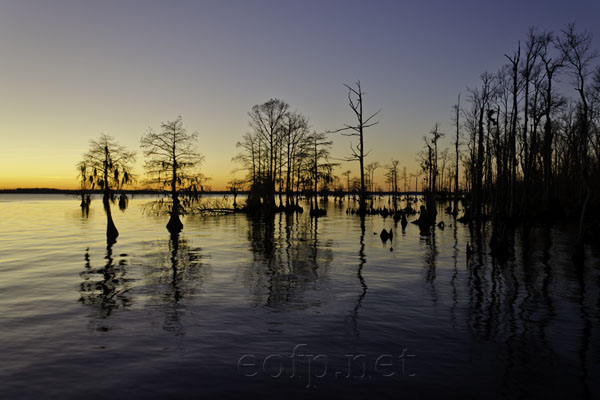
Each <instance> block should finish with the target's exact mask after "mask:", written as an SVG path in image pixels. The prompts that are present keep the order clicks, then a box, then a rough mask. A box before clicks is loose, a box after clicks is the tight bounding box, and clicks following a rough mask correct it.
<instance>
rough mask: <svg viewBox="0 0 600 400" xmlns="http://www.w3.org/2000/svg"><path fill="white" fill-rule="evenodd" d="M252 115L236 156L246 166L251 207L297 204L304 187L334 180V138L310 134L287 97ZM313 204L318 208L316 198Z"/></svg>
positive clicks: (258, 209)
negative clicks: (330, 159) (329, 138)
mask: <svg viewBox="0 0 600 400" xmlns="http://www.w3.org/2000/svg"><path fill="white" fill-rule="evenodd" d="M248 115H249V118H250V132H247V133H246V134H245V135H244V136H243V138H242V140H240V141H239V142H238V143H237V147H238V149H240V152H239V153H238V154H237V155H236V156H235V157H234V158H233V160H234V161H236V162H237V163H238V165H240V166H241V169H243V170H245V171H246V181H247V182H248V186H249V187H250V193H249V196H248V201H247V207H248V209H249V211H250V212H251V213H267V214H270V213H273V212H275V211H276V210H282V209H285V210H290V211H291V210H295V209H297V208H298V195H299V193H300V192H301V191H308V192H314V193H316V192H317V191H318V189H319V183H320V182H322V183H327V182H328V181H329V179H330V176H331V167H332V166H333V164H331V163H329V161H328V158H329V150H328V149H329V147H330V146H331V142H330V141H328V140H326V135H325V134H323V133H312V134H311V133H310V130H309V124H308V118H306V117H305V116H304V115H302V114H301V113H299V112H296V111H291V110H290V107H289V105H288V104H287V103H286V102H284V101H283V100H279V99H270V100H268V101H266V102H265V103H262V104H257V105H255V106H253V107H252V109H251V111H250V112H249V113H248ZM284 194H285V205H284V200H283V195H284ZM277 198H278V200H279V204H278V205H277ZM312 207H313V208H315V209H316V208H317V206H316V202H313V203H312Z"/></svg>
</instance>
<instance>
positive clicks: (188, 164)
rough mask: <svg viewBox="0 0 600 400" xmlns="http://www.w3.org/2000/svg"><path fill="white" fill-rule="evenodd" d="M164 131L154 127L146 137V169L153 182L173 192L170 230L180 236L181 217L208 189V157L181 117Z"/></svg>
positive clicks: (168, 123)
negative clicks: (205, 169)
mask: <svg viewBox="0 0 600 400" xmlns="http://www.w3.org/2000/svg"><path fill="white" fill-rule="evenodd" d="M160 127H161V128H160V131H159V132H155V131H154V130H152V129H151V128H149V129H148V131H147V132H146V133H145V134H144V135H143V136H142V139H141V147H142V149H143V150H144V156H145V157H146V162H145V164H144V169H145V170H146V174H147V175H148V180H149V182H150V183H152V184H154V185H156V186H157V187H159V188H168V189H169V190H170V192H171V204H170V211H169V214H170V218H169V222H168V223H167V229H168V230H169V232H171V234H177V233H179V232H180V231H181V230H182V229H183V223H182V222H181V220H180V218H179V217H180V215H183V214H185V213H186V212H187V210H186V206H189V205H190V202H191V201H192V200H195V199H196V198H197V196H198V193H199V192H202V191H203V190H204V188H203V186H202V185H203V182H204V179H205V178H204V177H203V175H202V174H201V173H200V170H199V169H200V166H201V165H202V161H203V160H204V157H203V156H202V154H200V152H199V151H198V148H197V140H198V133H197V132H193V133H188V132H187V130H186V129H185V128H184V127H183V122H182V120H181V117H178V118H177V119H175V120H174V121H167V122H163V123H161V125H160Z"/></svg>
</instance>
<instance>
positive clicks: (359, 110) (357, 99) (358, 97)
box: [333, 81, 381, 215]
mask: <svg viewBox="0 0 600 400" xmlns="http://www.w3.org/2000/svg"><path fill="white" fill-rule="evenodd" d="M344 86H345V87H346V88H347V89H348V105H349V106H350V108H351V109H352V111H353V112H354V115H355V116H356V120H357V123H356V125H345V126H344V127H343V128H340V129H337V130H335V131H333V132H343V131H350V132H351V133H342V134H343V135H345V136H356V137H358V145H356V147H354V146H353V145H352V144H351V145H350V150H351V151H352V155H351V156H350V158H349V159H348V161H358V162H359V164H360V198H359V208H358V212H359V214H363V215H364V214H365V212H366V210H367V207H366V196H367V190H366V186H365V165H364V163H365V157H366V156H367V155H368V152H367V153H366V154H365V141H364V131H365V129H367V128H369V127H371V126H373V125H376V124H378V123H379V121H374V122H371V121H372V119H373V118H374V117H375V116H376V115H377V114H379V112H380V111H381V110H379V111H377V112H376V113H374V114H372V115H370V116H369V117H366V118H365V117H364V115H363V96H364V94H365V92H363V91H362V89H361V86H360V81H356V83H355V87H352V86H349V85H346V84H344Z"/></svg>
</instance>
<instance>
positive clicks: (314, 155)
mask: <svg viewBox="0 0 600 400" xmlns="http://www.w3.org/2000/svg"><path fill="white" fill-rule="evenodd" d="M308 142H309V143H310V156H309V157H310V163H311V171H310V177H311V181H312V194H313V199H314V200H313V201H312V202H311V203H312V204H311V205H312V207H311V210H310V213H311V215H314V216H319V214H322V213H323V212H322V211H320V210H319V202H318V190H319V182H320V181H325V182H327V181H328V180H330V179H331V171H332V168H333V167H334V166H335V165H337V164H335V163H331V162H329V149H330V148H331V145H332V143H333V142H331V141H330V140H327V134H326V133H324V132H321V133H317V132H313V133H312V135H310V136H309V138H308Z"/></svg>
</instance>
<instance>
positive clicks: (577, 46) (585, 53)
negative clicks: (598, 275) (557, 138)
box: [556, 24, 598, 259]
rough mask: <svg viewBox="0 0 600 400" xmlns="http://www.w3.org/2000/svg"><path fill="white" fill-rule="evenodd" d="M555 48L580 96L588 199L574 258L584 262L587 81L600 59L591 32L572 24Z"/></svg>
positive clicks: (588, 117)
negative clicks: (558, 50)
mask: <svg viewBox="0 0 600 400" xmlns="http://www.w3.org/2000/svg"><path fill="white" fill-rule="evenodd" d="M556 44H557V46H558V48H559V49H560V51H561V54H562V57H563V59H564V64H565V66H566V68H567V69H568V71H569V73H570V74H571V76H572V78H573V83H574V84H575V90H577V93H578V95H579V107H578V110H579V116H578V117H579V118H578V128H579V143H580V152H579V156H580V157H581V180H582V182H583V186H584V187H585V199H584V201H583V206H582V209H581V217H580V219H579V230H578V233H577V240H576V243H575V257H576V258H578V259H582V258H583V239H584V233H585V231H584V226H585V223H586V215H587V210H588V206H589V203H590V199H591V198H592V185H591V183H590V179H589V152H588V143H589V136H590V125H591V124H590V105H589V103H590V99H589V96H590V94H589V92H590V88H589V87H588V86H589V84H588V78H589V76H590V74H591V73H592V71H591V70H590V67H591V63H592V61H593V60H594V59H595V58H596V57H598V52H597V51H595V50H594V49H592V37H591V35H590V34H589V33H588V32H585V31H584V32H577V31H576V29H575V24H569V25H568V26H567V28H566V29H565V30H563V31H562V35H560V36H558V37H557V39H556Z"/></svg>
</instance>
